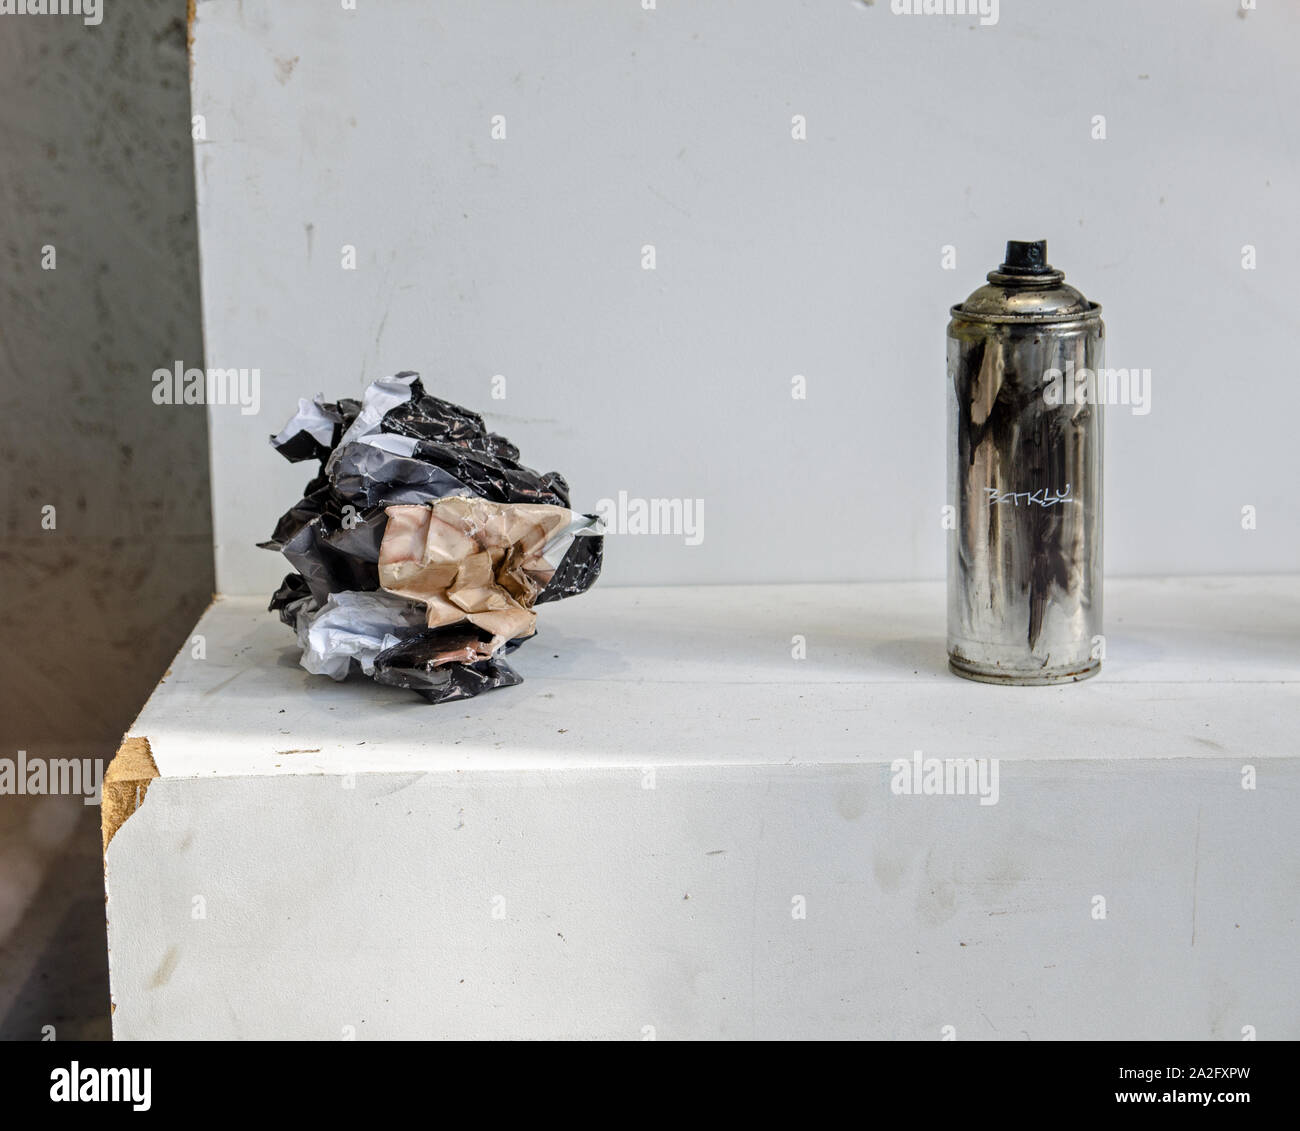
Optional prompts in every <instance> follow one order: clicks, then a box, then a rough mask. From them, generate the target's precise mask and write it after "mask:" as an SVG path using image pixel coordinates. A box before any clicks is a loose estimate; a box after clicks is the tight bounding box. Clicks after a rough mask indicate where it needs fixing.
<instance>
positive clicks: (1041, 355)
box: [948, 240, 1105, 684]
mask: <svg viewBox="0 0 1300 1131" xmlns="http://www.w3.org/2000/svg"><path fill="white" fill-rule="evenodd" d="M1104 337H1105V330H1104V328H1103V326H1102V322H1101V307H1100V306H1098V305H1097V304H1096V303H1095V302H1089V301H1088V300H1087V299H1086V298H1084V297H1083V295H1081V294H1080V293H1079V292H1078V291H1077V290H1075V289H1074V288H1073V287H1070V286H1067V285H1066V283H1065V276H1064V275H1063V274H1062V273H1061V272H1060V271H1057V270H1055V269H1054V268H1052V267H1049V266H1048V264H1047V243H1046V241H1045V240H1038V241H1035V242H1032V243H1022V242H1020V241H1012V242H1011V243H1009V244H1007V256H1006V262H1005V263H1003V264H1002V266H1001V267H999V268H998V269H997V270H996V271H990V272H989V275H988V283H987V284H986V285H985V286H982V287H980V288H979V289H978V290H977V291H975V292H974V293H973V294H972V295H971V296H970V297H969V298H968V299H967V300H966V301H965V302H963V303H961V304H960V305H958V306H954V307H953V308H952V321H951V322H950V323H949V324H948V484H949V491H950V496H949V499H950V502H951V503H952V505H953V507H954V509H955V515H954V520H955V530H954V531H953V533H952V534H951V535H950V539H951V541H950V542H949V550H948V662H949V666H950V667H951V668H952V670H953V671H954V672H956V673H957V674H958V675H961V676H965V677H966V678H968V679H976V680H981V681H983V682H986V683H1014V684H1048V683H1069V682H1072V681H1074V680H1080V679H1087V678H1088V677H1089V676H1091V675H1095V674H1096V673H1097V672H1098V671H1099V670H1100V668H1101V656H1102V652H1103V644H1104V642H1103V640H1102V635H1101V483H1102V481H1101V447H1102V418H1101V410H1102V406H1101V404H1099V403H1098V397H1097V391H1098V386H1097V372H1098V370H1100V369H1101V367H1102V364H1103V353H1102V350H1103V342H1104Z"/></svg>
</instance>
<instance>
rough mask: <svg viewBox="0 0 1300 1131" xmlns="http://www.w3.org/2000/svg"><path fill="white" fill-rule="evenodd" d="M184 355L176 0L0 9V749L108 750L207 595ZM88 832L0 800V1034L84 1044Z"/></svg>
mask: <svg viewBox="0 0 1300 1131" xmlns="http://www.w3.org/2000/svg"><path fill="white" fill-rule="evenodd" d="M47 244H48V245H53V246H54V248H55V249H56V251H55V254H56V257H57V258H56V267H55V269H54V270H43V269H42V263H41V260H42V250H41V249H42V247H43V246H44V245H47ZM202 348H203V342H202V335H201V322H200V312H199V282H198V265H197V251H196V246H195V220H194V183H193V157H192V148H191V142H190V105H189V85H188V75H187V59H186V4H185V0H130V3H114V2H113V0H108V2H107V3H106V4H105V5H104V19H103V22H102V24H100V25H99V26H98V27H87V26H85V25H84V24H83V22H82V21H81V20H80V19H78V18H75V17H65V16H57V17H49V16H45V17H28V16H21V17H20V16H14V15H7V16H3V17H0V467H3V477H4V478H3V484H4V491H3V494H2V496H0V530H2V531H3V540H2V541H0V594H3V607H4V613H3V625H4V627H3V638H2V639H3V647H2V648H0V757H8V758H15V756H16V752H17V751H18V750H19V749H22V750H26V751H27V752H28V755H29V756H31V757H38V756H41V757H44V756H63V757H67V756H74V755H75V756H77V757H94V758H101V759H108V758H111V757H112V755H113V752H114V751H115V749H116V747H117V744H118V742H119V741H120V739H121V735H122V732H123V731H124V730H125V729H126V727H127V726H128V725H129V724H130V722H131V720H132V718H133V717H134V715H135V713H136V711H137V710H138V709H139V708H140V707H141V706H142V705H143V703H144V700H145V698H146V697H147V696H148V694H149V692H150V691H151V690H152V688H153V686H154V684H155V682H156V681H157V679H158V678H159V676H161V675H162V673H163V671H164V670H165V668H166V666H167V664H168V662H169V661H170V659H171V657H172V656H173V655H174V653H175V652H176V650H177V648H179V647H180V645H181V643H182V642H183V640H184V639H185V634H186V632H187V630H188V629H189V628H190V626H191V625H192V624H193V622H194V619H195V618H196V616H197V615H198V613H199V611H200V610H201V609H202V607H203V606H204V604H205V603H206V602H207V601H208V600H209V598H210V595H211V592H212V588H213V578H212V549H211V517H210V507H209V501H208V489H209V483H208V447H207V423H206V418H205V415H204V412H203V409H202V408H200V407H192V408H185V407H176V408H173V407H168V406H156V405H154V404H153V403H152V401H151V399H150V392H151V390H152V387H153V385H152V381H151V374H152V372H153V370H154V369H155V368H156V367H158V366H163V365H171V364H172V362H173V361H174V360H175V359H178V358H179V359H183V360H185V361H186V362H189V360H190V359H194V362H195V364H200V363H201V357H202ZM46 505H52V506H53V507H55V508H56V509H55V522H56V526H55V529H53V530H44V529H42V525H41V522H42V508H43V507H44V506H46ZM98 825H99V811H98V809H97V808H96V807H94V806H86V805H83V804H82V803H81V801H80V800H79V799H78V798H70V797H38V798H32V797H14V796H0V1036H4V1037H13V1038H22V1039H31V1038H39V1037H40V1035H41V1032H40V1030H41V1028H42V1026H45V1025H54V1026H55V1027H56V1031H57V1035H58V1036H59V1038H60V1039H66V1038H70V1037H76V1036H83V1037H96V1036H107V1035H108V995H107V970H106V962H105V955H104V896H103V873H102V867H101V862H100V845H99V827H98Z"/></svg>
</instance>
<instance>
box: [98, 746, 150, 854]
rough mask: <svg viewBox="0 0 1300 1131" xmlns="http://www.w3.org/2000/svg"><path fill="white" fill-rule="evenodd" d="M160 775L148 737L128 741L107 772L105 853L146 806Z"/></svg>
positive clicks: (103, 804)
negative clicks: (153, 782) (156, 779)
mask: <svg viewBox="0 0 1300 1131" xmlns="http://www.w3.org/2000/svg"><path fill="white" fill-rule="evenodd" d="M157 776H158V766H157V763H155V762H154V760H153V751H152V750H150V749H149V740H148V739H147V738H124V739H123V740H122V745H121V746H120V747H118V750H117V754H116V755H114V757H113V760H112V761H111V762H110V763H109V764H108V769H107V770H105V771H104V790H103V797H102V799H101V801H100V807H99V819H100V829H101V830H102V832H103V835H104V851H105V852H107V851H108V842H109V841H111V840H112V839H113V837H114V836H115V835H116V834H117V830H118V829H120V828H121V827H122V826H123V825H124V824H125V823H126V819H127V818H128V817H129V816H131V814H132V813H134V812H135V811H136V810H137V809H139V808H140V806H141V805H142V804H143V803H144V795H145V793H147V792H148V790H149V783H150V782H151V781H152V780H153V779H154V778H156V777H157Z"/></svg>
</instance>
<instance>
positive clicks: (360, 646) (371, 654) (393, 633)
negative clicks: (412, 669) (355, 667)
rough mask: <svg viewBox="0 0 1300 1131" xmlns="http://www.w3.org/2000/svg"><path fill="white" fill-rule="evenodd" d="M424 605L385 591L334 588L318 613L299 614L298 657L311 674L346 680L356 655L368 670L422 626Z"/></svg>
mask: <svg viewBox="0 0 1300 1131" xmlns="http://www.w3.org/2000/svg"><path fill="white" fill-rule="evenodd" d="M424 621H425V613H424V608H423V607H422V606H420V605H416V604H413V603H412V602H410V601H407V600H404V599H402V598H399V597H394V596H392V594H389V593H384V592H382V591H376V592H357V591H353V590H342V591H340V592H338V593H331V594H330V595H329V599H328V600H327V601H326V602H325V604H324V605H322V606H321V607H320V608H319V609H318V610H316V611H315V612H300V613H299V614H298V644H299V646H300V647H301V648H302V658H301V660H300V661H299V662H300V663H301V664H302V666H303V667H304V668H306V669H307V670H308V671H309V672H311V673H312V674H313V675H327V676H329V677H330V678H331V679H336V680H344V679H346V678H347V675H348V669H349V667H350V666H351V661H352V660H354V659H355V660H357V661H358V662H359V663H360V664H361V670H362V671H363V672H365V673H366V675H371V674H373V672H374V665H375V657H376V656H378V655H379V653H380V652H382V651H384V650H385V649H386V648H390V647H392V646H393V645H394V644H397V643H399V642H400V641H401V640H402V639H403V638H405V637H406V636H409V635H410V634H411V632H413V631H418V630H419V629H422V628H423V627H424Z"/></svg>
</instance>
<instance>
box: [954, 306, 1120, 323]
mask: <svg viewBox="0 0 1300 1131" xmlns="http://www.w3.org/2000/svg"><path fill="white" fill-rule="evenodd" d="M949 313H950V314H951V315H952V316H953V318H954V319H958V318H959V319H961V320H962V321H963V322H985V323H1015V324H1019V325H1022V326H1026V325H1027V326H1066V325H1069V324H1070V323H1078V324H1079V325H1080V326H1082V325H1085V324H1086V323H1089V322H1098V321H1100V320H1101V303H1099V302H1090V303H1089V304H1088V309H1087V310H1086V311H1083V312H1081V313H1076V314H1059V315H1052V314H1047V315H1043V314H974V313H971V312H970V311H967V310H964V309H963V308H962V305H961V303H958V304H957V305H956V306H954V307H952V308H951V309H950V310H949Z"/></svg>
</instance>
